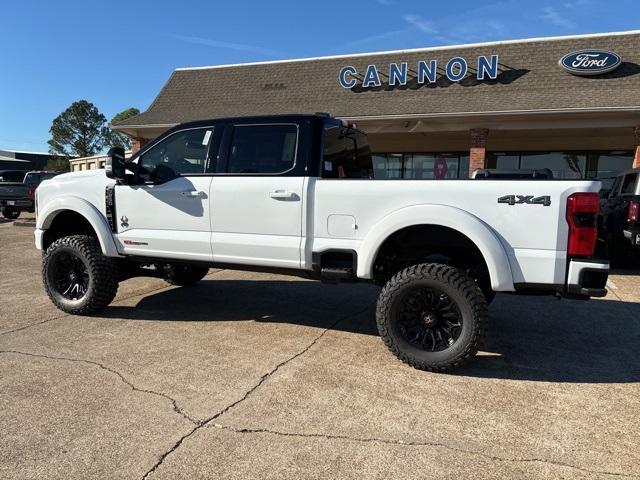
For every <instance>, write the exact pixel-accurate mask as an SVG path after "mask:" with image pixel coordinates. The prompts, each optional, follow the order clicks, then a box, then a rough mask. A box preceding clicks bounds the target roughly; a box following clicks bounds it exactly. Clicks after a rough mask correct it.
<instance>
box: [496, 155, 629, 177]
mask: <svg viewBox="0 0 640 480" xmlns="http://www.w3.org/2000/svg"><path fill="white" fill-rule="evenodd" d="M632 164H633V152H631V151H626V150H624V151H593V152H580V151H567V152H489V153H488V154H487V168H492V169H494V168H497V169H505V170H519V169H526V170H531V169H542V168H548V169H549V170H551V171H552V172H553V178H558V179H574V178H608V177H612V176H615V175H616V174H617V173H619V172H620V171H622V170H626V169H628V168H631V165H632Z"/></svg>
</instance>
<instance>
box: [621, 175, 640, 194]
mask: <svg viewBox="0 0 640 480" xmlns="http://www.w3.org/2000/svg"><path fill="white" fill-rule="evenodd" d="M637 178H638V174H637V173H630V174H629V175H625V177H624V181H623V182H622V189H621V190H620V195H633V194H634V192H635V190H636V180H637Z"/></svg>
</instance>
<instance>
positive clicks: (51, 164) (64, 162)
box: [44, 157, 69, 172]
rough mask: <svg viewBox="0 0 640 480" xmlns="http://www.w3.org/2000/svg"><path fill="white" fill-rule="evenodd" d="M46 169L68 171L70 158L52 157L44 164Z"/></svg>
mask: <svg viewBox="0 0 640 480" xmlns="http://www.w3.org/2000/svg"><path fill="white" fill-rule="evenodd" d="M44 169H45V170H48V171H51V172H68V171H69V159H68V158H66V157H52V158H51V159H50V160H49V161H48V162H47V163H46V165H45V166H44Z"/></svg>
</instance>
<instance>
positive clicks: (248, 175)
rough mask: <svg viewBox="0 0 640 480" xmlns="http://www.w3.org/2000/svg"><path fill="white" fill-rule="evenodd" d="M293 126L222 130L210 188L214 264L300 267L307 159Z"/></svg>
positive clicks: (244, 125)
mask: <svg viewBox="0 0 640 480" xmlns="http://www.w3.org/2000/svg"><path fill="white" fill-rule="evenodd" d="M299 130H300V128H299V125H297V124H295V123H290V124H289V123H267V124H235V125H230V126H228V127H227V129H226V131H225V135H224V141H223V143H222V148H221V150H220V164H219V167H218V175H217V176H215V177H214V179H213V183H212V185H211V206H210V209H211V226H212V245H213V258H214V260H215V261H216V262H221V263H236V264H247V265H264V266H277V267H285V268H300V242H301V238H302V233H301V232H302V198H303V192H302V191H303V184H304V167H305V165H304V164H303V163H304V161H305V160H306V157H303V156H301V155H300V152H299V151H298V150H299V147H298V145H299V143H300V138H301V133H300V131H299Z"/></svg>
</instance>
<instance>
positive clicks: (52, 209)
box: [35, 195, 119, 257]
mask: <svg viewBox="0 0 640 480" xmlns="http://www.w3.org/2000/svg"><path fill="white" fill-rule="evenodd" d="M65 210H70V211H72V212H76V213H78V214H80V215H82V216H83V217H84V218H86V219H87V221H88V222H89V223H90V224H91V226H92V227H93V230H94V231H95V232H96V235H97V236H98V241H99V242H100V248H101V249H102V253H103V254H104V255H106V256H107V257H117V256H119V254H118V249H117V247H116V243H115V241H114V240H113V235H112V233H111V229H110V228H109V224H108V223H107V220H106V218H104V216H103V215H102V213H100V211H99V210H98V209H97V208H96V207H95V206H93V205H92V204H91V203H89V202H87V201H86V200H84V199H82V198H79V197H74V196H73V195H64V196H57V197H55V198H54V199H52V200H51V201H49V202H47V203H46V205H44V206H42V207H41V208H40V210H39V211H38V219H37V221H36V231H35V236H36V246H37V247H38V248H42V235H43V234H44V231H45V230H47V229H48V228H49V227H50V226H51V223H52V222H53V220H54V218H55V217H56V215H58V214H59V213H61V212H63V211H65Z"/></svg>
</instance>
